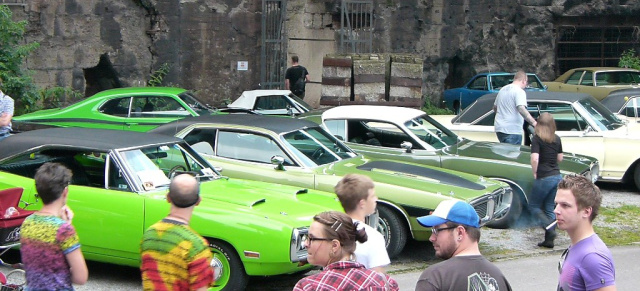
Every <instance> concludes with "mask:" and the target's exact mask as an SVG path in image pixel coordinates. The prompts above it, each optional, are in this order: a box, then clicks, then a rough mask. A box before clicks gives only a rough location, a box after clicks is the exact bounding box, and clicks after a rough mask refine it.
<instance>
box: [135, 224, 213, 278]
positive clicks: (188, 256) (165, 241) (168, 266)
mask: <svg viewBox="0 0 640 291" xmlns="http://www.w3.org/2000/svg"><path fill="white" fill-rule="evenodd" d="M140 253H141V255H142V264H141V265H140V270H141V272H142V288H143V289H144V290H195V289H198V288H201V287H207V286H210V285H211V283H213V269H212V268H211V266H210V264H211V259H212V258H213V256H212V254H211V251H210V250H209V246H208V244H207V241H206V240H205V239H204V238H203V237H201V236H200V235H199V234H197V233H196V232H195V231H193V230H192V229H191V228H190V227H189V226H188V225H186V224H183V223H180V222H177V221H174V220H171V219H163V220H161V221H159V222H157V223H156V224H154V225H152V226H151V227H149V229H148V230H147V231H145V233H144V234H143V235H142V243H141V244H140Z"/></svg>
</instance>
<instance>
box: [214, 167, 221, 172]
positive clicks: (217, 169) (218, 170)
mask: <svg viewBox="0 0 640 291" xmlns="http://www.w3.org/2000/svg"><path fill="white" fill-rule="evenodd" d="M213 169H214V170H216V172H218V173H222V167H218V166H214V167H213Z"/></svg>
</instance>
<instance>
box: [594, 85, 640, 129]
mask: <svg viewBox="0 0 640 291" xmlns="http://www.w3.org/2000/svg"><path fill="white" fill-rule="evenodd" d="M600 102H602V105H604V106H605V107H607V109H609V110H611V112H613V113H616V114H618V115H619V116H618V117H620V118H621V119H626V120H628V121H629V122H630V123H638V122H639V121H640V89H622V90H616V91H614V92H611V94H609V96H607V98H604V99H603V100H602V101H600Z"/></svg>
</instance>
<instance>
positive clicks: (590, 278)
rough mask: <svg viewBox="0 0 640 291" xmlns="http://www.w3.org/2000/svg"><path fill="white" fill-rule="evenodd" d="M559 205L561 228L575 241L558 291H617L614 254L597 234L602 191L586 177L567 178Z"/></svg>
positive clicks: (558, 197)
mask: <svg viewBox="0 0 640 291" xmlns="http://www.w3.org/2000/svg"><path fill="white" fill-rule="evenodd" d="M555 202H556V209H555V210H554V212H555V214H556V219H557V222H558V228H559V229H562V230H565V231H566V232H567V234H569V237H570V238H571V246H569V248H568V249H567V250H566V251H565V252H564V253H563V254H562V257H561V259H560V264H559V265H558V271H559V272H560V278H559V280H558V291H578V290H599V291H611V290H613V291H615V290H616V282H615V277H616V271H615V266H614V265H613V258H612V256H611V252H610V251H609V249H608V248H607V246H606V245H605V244H604V242H603V241H602V240H601V239H600V237H598V235H597V234H596V233H595V232H594V231H593V219H594V218H596V216H597V215H598V210H599V209H600V203H601V202H602V196H601V194H600V189H599V188H598V187H597V186H596V185H594V184H593V183H591V181H589V180H588V179H587V178H585V177H583V176H565V177H564V178H563V179H562V181H560V183H559V184H558V192H557V193H556V199H555Z"/></svg>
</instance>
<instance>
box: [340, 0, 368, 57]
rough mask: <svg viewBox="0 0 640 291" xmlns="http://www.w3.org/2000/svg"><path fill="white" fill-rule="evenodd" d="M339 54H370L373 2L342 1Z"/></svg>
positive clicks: (363, 0)
mask: <svg viewBox="0 0 640 291" xmlns="http://www.w3.org/2000/svg"><path fill="white" fill-rule="evenodd" d="M341 14H342V16H341V17H340V27H341V33H340V52H341V53H372V52H373V51H372V50H373V49H372V42H373V0H342V13H341Z"/></svg>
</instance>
